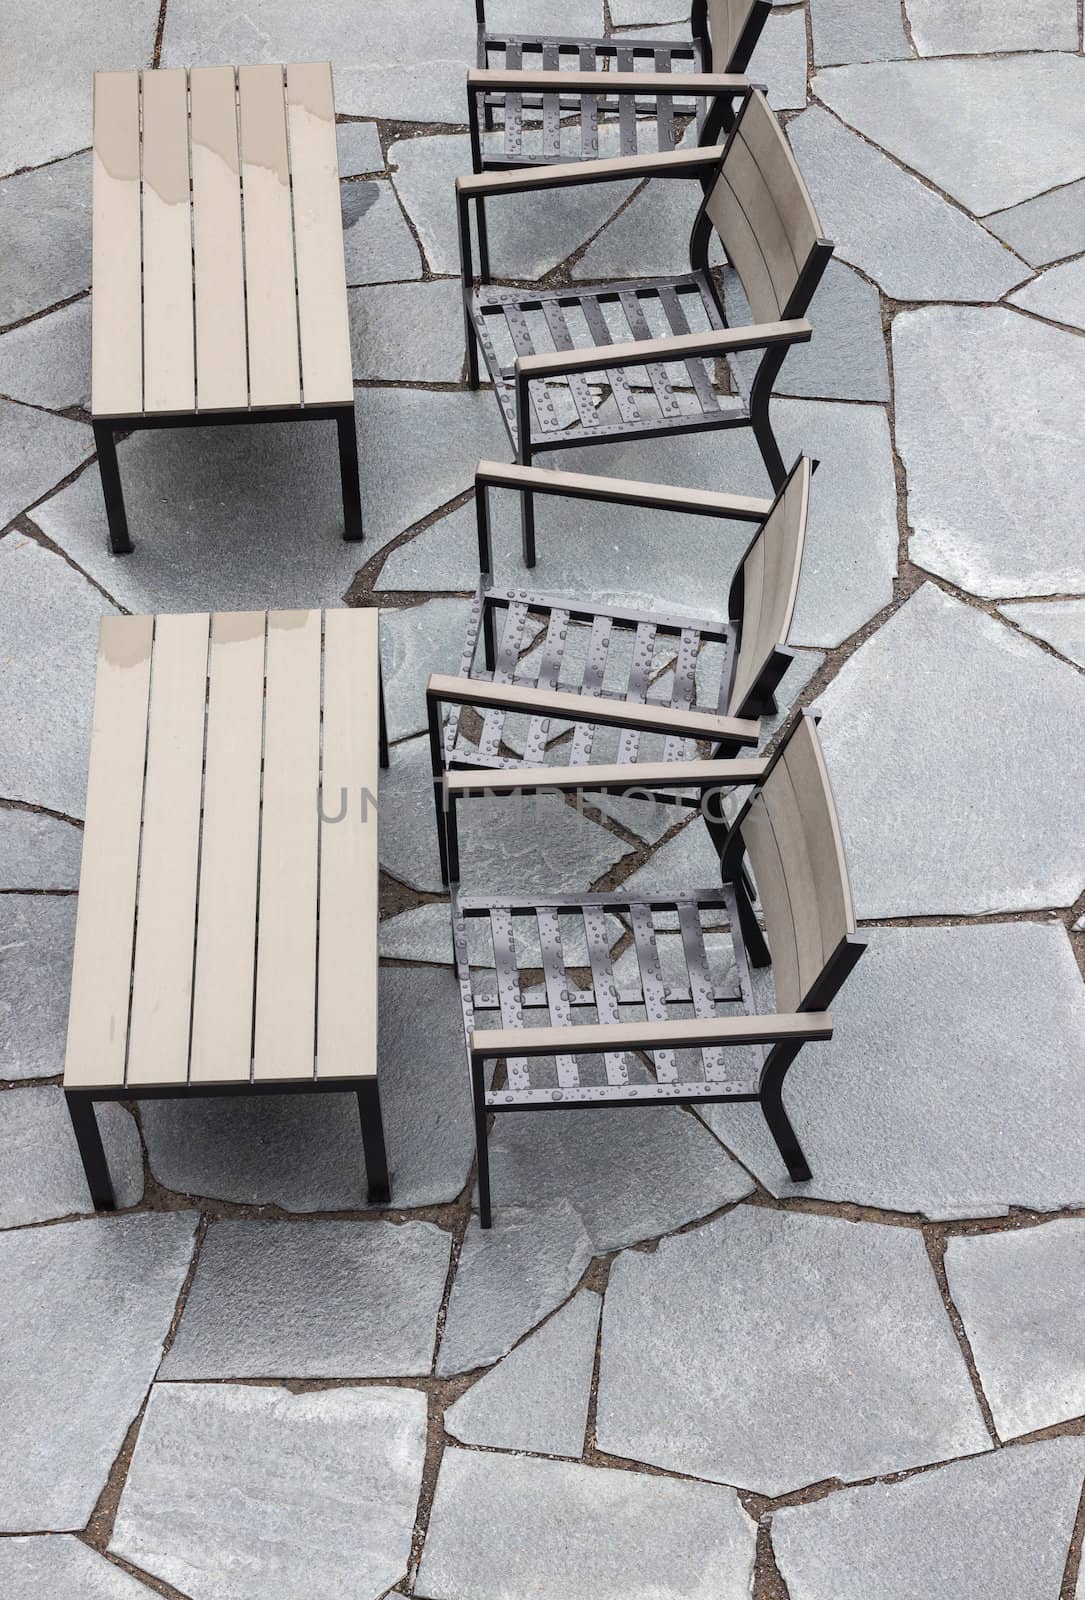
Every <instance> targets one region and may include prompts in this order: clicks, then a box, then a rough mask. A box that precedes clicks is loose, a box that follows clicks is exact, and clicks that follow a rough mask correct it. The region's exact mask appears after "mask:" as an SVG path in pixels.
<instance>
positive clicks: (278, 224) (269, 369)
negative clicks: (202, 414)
mask: <svg viewBox="0 0 1085 1600" xmlns="http://www.w3.org/2000/svg"><path fill="white" fill-rule="evenodd" d="M237 84H238V98H239V105H240V115H241V184H242V194H243V197H244V205H245V212H244V216H245V290H246V311H247V319H248V341H249V403H250V405H253V406H293V405H297V404H298V403H299V401H300V399H301V384H300V377H299V368H298V308H297V296H296V294H295V290H294V236H293V226H292V223H291V218H290V170H289V165H288V160H287V147H286V104H285V101H284V98H283V69H282V67H280V66H259V67H239V68H238V72H237Z"/></svg>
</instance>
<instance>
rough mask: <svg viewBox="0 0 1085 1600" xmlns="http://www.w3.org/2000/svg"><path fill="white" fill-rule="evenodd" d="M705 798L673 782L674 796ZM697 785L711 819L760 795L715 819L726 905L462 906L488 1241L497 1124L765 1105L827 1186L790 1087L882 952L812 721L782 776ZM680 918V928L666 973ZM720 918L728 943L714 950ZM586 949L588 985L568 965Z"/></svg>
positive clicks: (565, 898) (682, 894)
mask: <svg viewBox="0 0 1085 1600" xmlns="http://www.w3.org/2000/svg"><path fill="white" fill-rule="evenodd" d="M713 767H714V768H715V771H714V772H713V771H712V770H711V769H712V768H713ZM633 770H635V769H633ZM690 771H692V764H691V768H690ZM688 780H689V773H687V774H685V775H683V774H681V773H679V772H678V771H677V770H676V769H675V770H672V778H671V781H672V782H674V783H676V784H677V783H681V782H683V781H688ZM696 782H697V783H698V785H699V786H700V787H701V789H702V794H703V795H704V797H705V799H706V801H709V800H711V798H712V797H713V796H715V795H717V794H718V791H719V789H720V788H721V787H726V786H729V785H732V784H735V783H740V784H743V785H746V786H747V787H748V798H747V799H746V800H745V802H744V803H743V805H742V806H741V807H740V808H739V810H738V814H737V816H736V818H735V820H734V821H733V823H731V824H730V825H728V824H727V823H726V822H725V821H724V820H723V817H722V815H721V812H720V810H719V808H718V806H717V807H715V808H714V807H713V806H712V805H711V804H706V805H705V807H704V818H705V826H706V827H707V828H708V831H709V834H710V836H711V837H712V840H713V843H714V844H715V846H716V849H717V852H718V854H719V859H720V879H721V884H720V887H719V888H717V889H712V888H705V889H690V888H685V887H682V888H678V887H676V889H675V891H674V892H673V893H670V894H668V895H666V896H665V897H663V896H661V897H660V898H658V899H656V898H652V899H648V900H645V899H638V898H637V897H636V896H630V895H628V894H623V893H622V892H620V891H619V892H616V893H611V894H588V895H582V896H574V895H557V896H540V897H538V898H532V899H529V898H524V897H511V898H510V897H507V896H502V897H500V898H495V897H492V896H485V895H478V896H475V895H472V896H469V897H468V896H463V895H460V894H459V893H458V891H454V892H453V896H452V926H453V946H454V953H455V962H456V971H457V976H458V978H459V986H460V1000H461V1008H462V1013H463V1026H464V1036H465V1040H466V1044H467V1056H468V1065H469V1071H470V1076H471V1089H472V1099H473V1105H474V1113H475V1136H476V1146H477V1151H478V1195H479V1217H480V1221H481V1223H482V1226H483V1227H489V1226H490V1224H491V1220H492V1217H491V1199H490V1176H489V1156H488V1129H489V1117H490V1115H491V1114H494V1113H498V1114H499V1113H501V1112H505V1111H541V1110H560V1109H563V1108H565V1107H567V1106H573V1107H580V1108H583V1107H590V1106H595V1107H606V1106H615V1105H621V1106H637V1105H639V1106H652V1105H659V1104H667V1103H672V1104H673V1103H675V1102H680V1103H687V1104H702V1105H703V1104H706V1103H712V1102H716V1101H724V1100H739V1101H755V1102H757V1103H758V1104H759V1105H760V1106H761V1108H762V1111H763V1113H764V1115H765V1118H766V1121H767V1123H768V1126H769V1129H770V1131H771V1132H772V1135H773V1137H774V1139H775V1140H776V1143H777V1146H778V1148H779V1150H780V1153H781V1155H782V1156H783V1158H784V1161H785V1162H786V1165H787V1168H788V1171H789V1174H790V1176H791V1178H792V1179H793V1180H794V1181H796V1182H802V1181H804V1180H805V1179H808V1178H809V1177H810V1169H809V1167H808V1165H807V1163H806V1159H805V1157H804V1155H803V1153H802V1149H801V1146H800V1145H799V1142H798V1139H797V1138H796V1135H795V1131H794V1129H793V1127H792V1126H791V1123H790V1120H789V1118H788V1116H787V1113H786V1111H785V1109H784V1104H783V1096H782V1091H783V1083H784V1079H785V1076H786V1074H787V1071H788V1069H789V1068H790V1066H791V1064H792V1062H793V1061H794V1059H795V1057H796V1055H797V1054H798V1051H799V1050H800V1049H801V1047H802V1045H803V1044H804V1043H805V1042H807V1041H809V1040H822V1039H828V1038H830V1037H831V1036H832V1031H833V1024H832V1018H831V1016H830V1015H829V1014H828V1013H827V1012H826V1010H825V1007H826V1006H827V1005H828V1004H829V1003H830V1001H831V1000H832V998H833V996H834V995H835V994H836V992H837V990H838V989H839V987H840V985H841V984H842V983H843V982H844V980H845V978H846V977H847V975H848V973H849V972H850V971H851V969H852V967H853V966H854V965H855V963H856V961H857V960H858V959H859V957H860V955H861V954H862V951H863V949H864V948H865V946H864V945H863V943H862V941H860V940H859V939H858V938H857V937H856V932H855V917H854V913H853V910H852V904H851V894H850V889H849V886H848V877H847V867H846V864H845V861H844V854H843V849H842V846H841V842H840V833H839V828H838V825H837V820H836V812H835V808H834V805H833V799H832V793H831V790H830V788H829V782H828V777H827V775H826V772H825V766H824V762H823V760H822V756H821V750H820V747H819V745H818V740H817V734H816V732H815V726H814V719H813V717H811V716H810V715H809V714H805V713H804V714H800V715H799V716H798V717H796V718H795V719H794V720H793V721H792V723H791V725H790V726H789V728H788V729H787V730H786V732H785V734H784V736H783V737H782V739H781V741H780V744H779V746H778V748H777V750H776V753H775V755H774V756H773V757H772V758H771V760H769V761H761V762H756V763H749V762H728V761H721V762H716V763H702V764H700V766H699V767H698V768H697V776H696ZM690 825H691V826H693V827H697V826H700V824H699V823H698V822H693V823H691V824H690ZM748 869H752V873H753V878H754V880H755V882H756V888H757V892H758V894H759V896H760V901H761V906H762V914H763V918H764V924H765V926H764V931H762V928H761V926H760V924H759V922H758V920H757V918H756V916H755V914H754V909H753V900H752V896H751V891H750V888H749V880H748V876H747V870H748ZM664 914H666V915H667V916H668V917H669V918H673V917H674V916H675V914H676V915H677V924H678V935H677V950H676V949H675V943H676V940H675V936H674V935H669V938H670V946H669V949H668V953H667V962H666V968H665V966H664V959H663V952H662V950H661V946H660V938H659V934H660V922H661V918H662V915H664ZM614 916H617V917H619V918H620V919H621V920H622V921H623V922H624V923H625V924H626V926H627V928H628V933H627V935H626V940H625V948H624V949H623V948H622V947H621V945H619V946H618V947H614V943H613V938H612V935H611V932H610V929H609V927H608V923H607V918H608V917H614ZM721 917H722V919H723V920H724V922H725V925H726V930H727V931H726V934H725V935H724V934H721V933H719V932H717V931H712V932H711V933H710V932H709V924H711V927H712V929H713V930H716V929H717V927H718V924H719V922H720V920H721ZM475 919H479V920H481V921H482V923H483V924H484V926H485V929H486V933H485V934H484V936H483V938H482V940H481V944H482V953H481V961H482V964H483V967H484V970H485V969H486V968H487V967H488V968H489V969H491V970H492V972H493V974H494V976H495V979H496V982H495V983H490V984H487V983H483V984H481V985H480V984H477V983H475V982H474V981H473V976H472V969H471V962H470V951H471V950H472V949H473V950H474V951H475V952H476V965H477V964H478V961H479V959H480V958H479V955H478V951H479V944H480V941H479V940H478V939H475V940H472V941H471V943H470V945H469V942H468V936H467V934H468V925H469V924H470V923H472V921H474V920H475ZM518 924H520V925H521V926H523V925H525V924H527V925H530V926H533V927H534V928H536V929H537V935H538V944H539V947H540V949H541V959H542V981H541V983H539V982H537V981H534V975H533V974H525V972H524V970H523V962H522V960H521V959H520V958H519V956H518V953H517V925H518ZM577 936H579V938H577ZM578 942H579V943H586V946H587V955H588V966H587V968H584V967H576V966H573V965H572V964H571V963H570V962H569V961H567V959H566V955H565V952H566V950H568V949H570V948H573V947H574V945H575V944H576V943H578ZM721 942H722V943H723V946H724V948H723V950H722V951H721V949H720V944H721ZM615 950H616V954H617V960H615V959H614V954H613V953H612V952H614V951H615ZM770 963H771V966H772V979H773V985H772V986H773V990H774V1005H773V1003H772V1002H771V1001H769V997H768V995H767V994H766V993H765V992H764V991H763V990H762V989H761V988H760V986H759V989H758V990H757V991H755V989H754V986H753V983H752V981H751V971H750V969H751V967H767V966H769V965H770ZM676 969H677V970H676ZM525 978H527V979H529V980H530V981H527V982H525Z"/></svg>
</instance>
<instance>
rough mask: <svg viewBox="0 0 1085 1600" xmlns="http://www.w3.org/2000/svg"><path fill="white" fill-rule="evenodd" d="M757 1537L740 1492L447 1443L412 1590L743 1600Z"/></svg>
mask: <svg viewBox="0 0 1085 1600" xmlns="http://www.w3.org/2000/svg"><path fill="white" fill-rule="evenodd" d="M495 1528H508V1529H514V1530H515V1535H516V1536H515V1538H505V1539H498V1538H495V1537H494V1529H495ZM755 1544H756V1526H755V1524H754V1523H753V1521H752V1520H751V1519H750V1518H749V1517H748V1516H747V1515H746V1513H745V1512H744V1511H743V1509H742V1507H741V1506H740V1504H739V1502H738V1497H737V1496H736V1495H734V1494H733V1493H731V1491H729V1490H726V1489H720V1488H718V1487H716V1486H715V1485H714V1484H707V1483H676V1482H674V1481H673V1480H671V1479H667V1478H660V1477H650V1476H648V1475H647V1474H646V1473H635V1472H621V1471H617V1470H614V1469H613V1468H606V1467H585V1466H580V1465H578V1464H577V1463H575V1462H571V1461H537V1460H532V1458H531V1457H529V1456H499V1455H490V1454H480V1453H475V1452H472V1451H469V1450H452V1449H449V1450H446V1451H445V1453H444V1456H443V1458H442V1461H441V1471H440V1476H439V1477H438V1479H437V1491H436V1495H435V1498H434V1503H433V1511H432V1513H431V1516H430V1522H429V1533H428V1536H427V1538H426V1548H425V1552H424V1554H423V1557H422V1567H421V1571H420V1572H419V1575H418V1581H417V1583H416V1585H415V1593H416V1595H418V1596H419V1597H421V1596H426V1597H427V1600H460V1597H461V1596H467V1595H470V1596H472V1597H473V1600H514V1597H515V1596H522V1595H527V1594H530V1595H531V1596H532V1600H568V1597H569V1596H571V1595H583V1596H587V1595H591V1597H592V1600H747V1597H748V1595H749V1593H750V1583H751V1580H752V1576H753V1562H754V1549H755Z"/></svg>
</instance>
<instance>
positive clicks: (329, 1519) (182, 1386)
mask: <svg viewBox="0 0 1085 1600" xmlns="http://www.w3.org/2000/svg"><path fill="white" fill-rule="evenodd" d="M425 1444H426V1397H425V1395H423V1394H419V1393H418V1392H416V1391H414V1390H408V1389H391V1388H377V1389H325V1390H323V1391H320V1392H316V1393H313V1392H310V1393H308V1394H290V1393H288V1392H287V1390H285V1389H278V1388H261V1387H256V1388H253V1387H245V1386H237V1385H229V1384H227V1385H218V1384H190V1383H168V1384H160V1385H157V1386H156V1388H155V1389H154V1392H153V1393H152V1395H151V1398H150V1401H149V1402H148V1406H147V1414H146V1416H145V1417H144V1419H143V1426H142V1428H141V1429H140V1434H139V1439H138V1441H137V1443H136V1449H135V1454H134V1455H133V1457H132V1465H131V1468H130V1470H129V1473H128V1478H127V1480H126V1482H125V1486H124V1493H123V1494H122V1496H121V1503H120V1509H119V1511H118V1513H117V1520H116V1523H115V1525H114V1528H113V1534H112V1537H111V1539H110V1543H109V1547H110V1550H111V1551H113V1552H114V1553H115V1554H116V1555H119V1556H121V1557H122V1558H123V1559H124V1560H126V1561H130V1562H131V1563H132V1565H133V1566H136V1567H139V1568H140V1569H141V1570H142V1571H144V1572H147V1573H149V1574H152V1575H153V1576H154V1577H157V1578H161V1579H162V1580H163V1581H165V1582H166V1583H169V1584H172V1585H173V1586H174V1587H175V1588H179V1587H182V1586H183V1590H184V1593H185V1594H186V1595H188V1596H190V1597H191V1600H264V1597H265V1596H267V1595H272V1594H273V1595H275V1596H276V1597H280V1600H309V1597H310V1596H312V1595H314V1594H319V1595H321V1596H322V1597H326V1600H348V1597H349V1600H377V1596H378V1595H382V1594H384V1592H385V1591H386V1590H387V1589H388V1588H389V1587H390V1586H391V1585H392V1584H393V1583H394V1582H395V1581H396V1579H397V1578H399V1577H401V1576H402V1574H403V1572H404V1571H405V1570H406V1567H407V1562H408V1558H409V1556H410V1548H411V1530H412V1528H413V1525H414V1516H415V1507H416V1504H417V1500H418V1490H419V1487H420V1485H421V1478H422V1462H423V1459H424V1454H425ZM242 1486H243V1487H242ZM284 1530H289V1533H288V1535H286V1536H284Z"/></svg>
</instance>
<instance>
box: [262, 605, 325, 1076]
mask: <svg viewBox="0 0 1085 1600" xmlns="http://www.w3.org/2000/svg"><path fill="white" fill-rule="evenodd" d="M320 633H321V618H320V612H319V611H271V612H269V613H268V619H267V702H266V705H265V707H264V804H263V822H262V827H261V835H260V908H259V923H258V927H257V940H256V1024H255V1048H254V1052H253V1078H254V1079H255V1080H256V1081H257V1082H261V1081H264V1080H266V1079H276V1078H311V1077H312V1076H313V1055H314V1049H315V1027H316V1012H315V1001H316V993H315V991H316V912H317V837H318V831H319V829H318V811H317V786H318V783H319V780H320Z"/></svg>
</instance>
